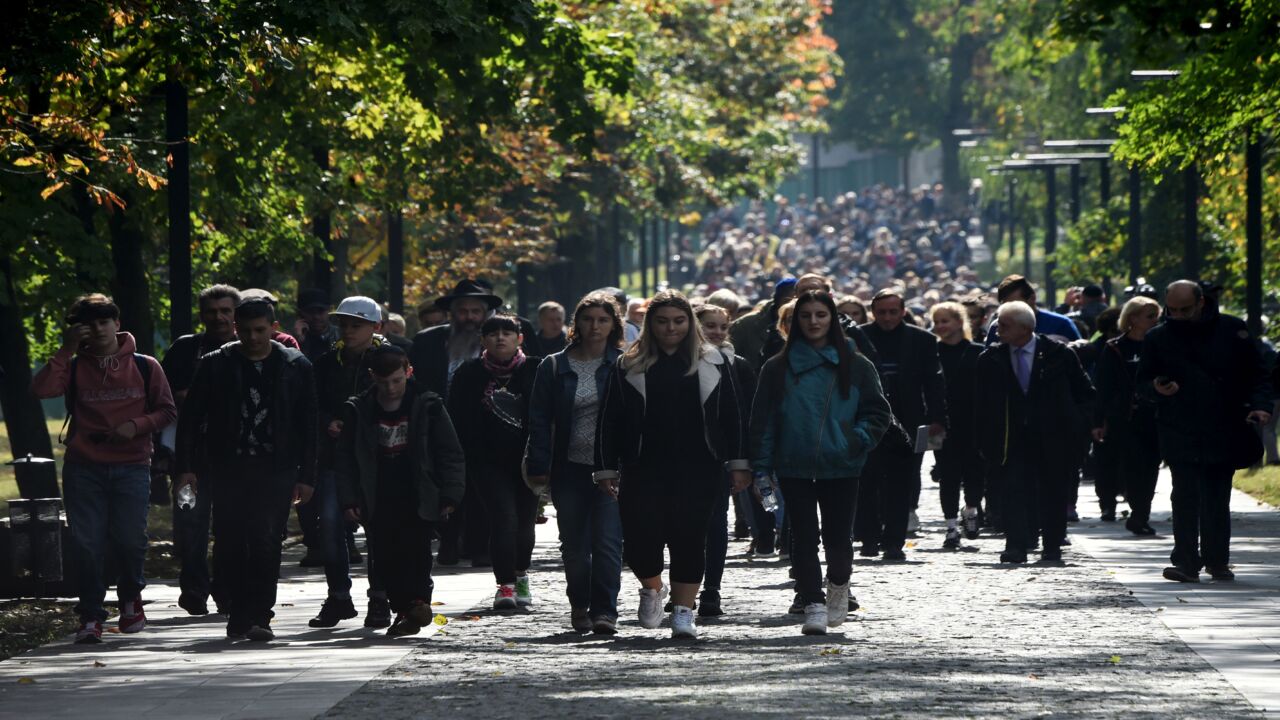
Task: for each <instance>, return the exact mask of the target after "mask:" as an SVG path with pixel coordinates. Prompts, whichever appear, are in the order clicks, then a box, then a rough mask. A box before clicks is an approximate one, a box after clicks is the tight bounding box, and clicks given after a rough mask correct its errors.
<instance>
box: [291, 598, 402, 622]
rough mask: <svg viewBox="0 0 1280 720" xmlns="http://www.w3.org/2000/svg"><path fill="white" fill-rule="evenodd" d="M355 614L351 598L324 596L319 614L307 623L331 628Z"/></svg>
mask: <svg viewBox="0 0 1280 720" xmlns="http://www.w3.org/2000/svg"><path fill="white" fill-rule="evenodd" d="M356 615H359V613H357V612H356V606H355V603H353V602H351V598H349V597H345V598H333V597H331V598H325V601H324V605H321V606H320V614H319V615H316V616H315V617H313V618H311V621H310V622H308V623H307V624H308V625H310V626H311V627H313V628H331V627H333V626H334V625H337V624H338V623H340V622H342V621H343V620H350V619H351V618H353V617H355V616H356ZM383 627H386V626H385V625H384V626H383Z"/></svg>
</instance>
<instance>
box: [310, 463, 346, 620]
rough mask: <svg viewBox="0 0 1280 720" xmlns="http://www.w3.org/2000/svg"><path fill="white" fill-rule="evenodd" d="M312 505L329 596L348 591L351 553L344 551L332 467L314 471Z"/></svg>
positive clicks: (343, 527)
mask: <svg viewBox="0 0 1280 720" xmlns="http://www.w3.org/2000/svg"><path fill="white" fill-rule="evenodd" d="M309 504H314V505H315V513H316V517H317V518H318V519H319V521H320V522H319V530H320V533H319V540H320V552H321V556H322V557H323V558H324V579H325V582H326V583H327V584H328V585H329V596H330V597H347V596H349V595H350V594H351V557H350V556H349V555H348V554H347V521H346V519H345V518H343V517H342V508H341V507H339V506H338V478H337V476H335V475H334V474H333V471H332V470H321V471H320V472H318V473H316V488H315V494H314V495H312V497H311V503H309Z"/></svg>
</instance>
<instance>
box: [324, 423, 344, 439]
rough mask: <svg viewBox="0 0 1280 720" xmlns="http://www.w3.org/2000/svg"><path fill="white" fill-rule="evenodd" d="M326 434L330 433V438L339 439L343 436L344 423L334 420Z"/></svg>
mask: <svg viewBox="0 0 1280 720" xmlns="http://www.w3.org/2000/svg"><path fill="white" fill-rule="evenodd" d="M325 432H328V433H329V437H331V438H334V439H337V437H338V436H339V435H341V434H342V421H341V420H334V421H333V422H331V423H329V427H328V428H326V429H325Z"/></svg>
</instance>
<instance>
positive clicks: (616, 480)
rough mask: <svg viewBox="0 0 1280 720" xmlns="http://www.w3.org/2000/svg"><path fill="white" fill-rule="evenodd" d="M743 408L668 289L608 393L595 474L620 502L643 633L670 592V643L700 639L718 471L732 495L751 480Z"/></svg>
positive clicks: (653, 304)
mask: <svg viewBox="0 0 1280 720" xmlns="http://www.w3.org/2000/svg"><path fill="white" fill-rule="evenodd" d="M740 407H741V406H740V403H739V399H738V390H737V387H736V382H735V377H734V372H733V369H732V367H731V366H730V363H729V360H728V359H727V358H726V356H725V354H724V353H723V352H722V351H721V350H719V349H718V348H716V347H714V346H712V345H710V344H708V343H707V342H705V340H704V338H703V334H702V329H701V327H700V326H699V325H698V323H697V321H696V320H695V318H694V315H693V308H692V307H690V305H689V301H688V300H687V299H685V297H684V295H682V294H680V293H679V292H676V291H674V290H663V291H661V292H659V293H658V294H656V295H654V296H653V298H652V299H651V300H650V301H649V307H648V312H646V313H645V317H644V325H643V327H642V328H641V330H640V337H639V338H638V339H637V340H636V342H635V344H634V345H632V346H631V347H630V348H629V349H628V350H627V351H626V352H625V353H624V354H623V355H622V357H621V358H620V359H619V361H618V364H617V366H616V369H615V370H614V372H613V373H611V375H610V378H609V381H608V383H607V384H606V386H605V395H604V400H603V403H602V406H601V410H600V425H599V434H598V436H597V439H596V472H595V475H594V479H595V482H596V484H597V485H598V486H599V487H600V489H601V490H602V491H603V492H606V493H608V494H610V495H612V496H614V497H616V498H617V499H618V508H619V511H620V513H621V516H622V537H623V546H622V547H623V558H624V560H625V561H626V563H627V565H628V566H629V567H630V568H631V570H632V572H634V573H635V576H636V578H637V579H638V580H639V581H640V586H641V588H640V611H639V616H640V626H641V627H644V628H648V629H654V628H657V627H658V625H659V624H661V622H662V613H663V606H664V603H665V601H666V598H667V595H668V593H670V595H671V599H672V604H673V611H672V618H671V635H672V637H675V638H694V637H697V632H698V631H697V626H696V624H695V623H694V618H693V606H694V601H695V599H696V598H697V595H698V588H699V586H700V585H701V583H702V579H703V573H704V571H705V567H706V551H705V545H706V537H707V526H708V525H709V524H710V522H711V512H712V508H713V507H714V505H715V502H716V497H717V495H718V490H719V487H720V483H721V482H723V480H724V475H723V471H724V470H728V471H729V473H730V476H731V477H732V479H733V489H734V490H735V491H740V490H743V489H745V488H746V487H747V486H748V485H749V484H750V482H751V474H750V472H749V469H750V465H749V464H748V462H747V459H746V452H745V449H744V439H743V428H742V424H743V422H742V417H741V410H740ZM664 549H666V550H669V551H670V553H671V572H670V575H671V587H670V590H668V587H667V585H666V584H664V583H663V582H662V571H663V564H664V563H663V550H664Z"/></svg>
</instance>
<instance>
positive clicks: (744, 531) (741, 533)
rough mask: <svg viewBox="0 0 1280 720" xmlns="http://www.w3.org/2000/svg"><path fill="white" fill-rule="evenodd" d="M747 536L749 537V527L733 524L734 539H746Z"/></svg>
mask: <svg viewBox="0 0 1280 720" xmlns="http://www.w3.org/2000/svg"><path fill="white" fill-rule="evenodd" d="M749 537H751V528H749V527H747V526H746V525H734V526H733V539H734V540H746V539H747V538H749Z"/></svg>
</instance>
